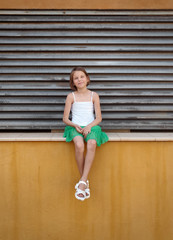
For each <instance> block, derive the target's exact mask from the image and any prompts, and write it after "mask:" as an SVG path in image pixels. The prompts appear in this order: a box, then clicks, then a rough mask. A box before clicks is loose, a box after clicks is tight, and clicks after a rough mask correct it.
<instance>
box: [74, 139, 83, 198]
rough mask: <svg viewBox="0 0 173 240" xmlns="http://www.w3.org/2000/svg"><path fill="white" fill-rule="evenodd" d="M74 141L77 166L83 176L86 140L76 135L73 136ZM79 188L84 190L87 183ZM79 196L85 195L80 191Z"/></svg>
mask: <svg viewBox="0 0 173 240" xmlns="http://www.w3.org/2000/svg"><path fill="white" fill-rule="evenodd" d="M73 142H74V145H75V158H76V162H77V166H78V169H79V173H80V176H82V174H83V168H84V140H83V137H81V136H76V137H74V138H73ZM79 188H80V189H81V190H83V191H84V190H85V185H84V184H80V185H79ZM78 196H79V197H83V194H81V193H79V194H78Z"/></svg>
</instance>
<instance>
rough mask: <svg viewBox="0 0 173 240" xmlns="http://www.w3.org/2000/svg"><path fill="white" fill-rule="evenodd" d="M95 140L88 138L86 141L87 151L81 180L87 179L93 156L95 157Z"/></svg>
mask: <svg viewBox="0 0 173 240" xmlns="http://www.w3.org/2000/svg"><path fill="white" fill-rule="evenodd" d="M96 146H97V143H96V140H94V139H90V140H88V141H87V153H86V157H85V163H84V168H83V174H82V177H81V180H83V181H85V182H86V181H87V179H88V174H89V171H90V169H91V166H92V163H93V160H94V157H95V150H96Z"/></svg>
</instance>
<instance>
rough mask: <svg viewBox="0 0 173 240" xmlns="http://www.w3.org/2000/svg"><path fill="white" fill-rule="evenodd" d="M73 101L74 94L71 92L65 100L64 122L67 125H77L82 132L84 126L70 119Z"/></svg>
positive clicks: (77, 128)
mask: <svg viewBox="0 0 173 240" xmlns="http://www.w3.org/2000/svg"><path fill="white" fill-rule="evenodd" d="M72 103H73V95H72V93H69V94H68V96H67V98H66V101H65V108H64V115H63V122H64V123H65V124H66V125H69V126H71V127H75V128H76V130H77V131H78V132H80V133H81V132H82V128H81V127H80V126H79V125H77V124H75V123H73V122H72V121H70V119H69V114H70V110H71V105H72Z"/></svg>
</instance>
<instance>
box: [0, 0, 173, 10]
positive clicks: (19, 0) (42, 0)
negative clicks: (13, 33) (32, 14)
mask: <svg viewBox="0 0 173 240" xmlns="http://www.w3.org/2000/svg"><path fill="white" fill-rule="evenodd" d="M0 8H1V9H132V10H133V9H173V1H172V0H157V1H156V0H131V1H129V0H116V1H115V0H94V1H93V0H68V1H62V0H49V1H48V0H37V1H34V0H30V1H26V0H8V1H6V0H1V1H0Z"/></svg>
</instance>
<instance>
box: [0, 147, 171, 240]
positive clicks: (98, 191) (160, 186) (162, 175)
mask: <svg viewBox="0 0 173 240" xmlns="http://www.w3.org/2000/svg"><path fill="white" fill-rule="evenodd" d="M172 156H173V142H108V143H107V144H105V145H103V146H102V147H101V148H97V152H96V158H95V161H94V164H93V167H92V169H91V173H90V178H89V179H90V186H91V198H90V199H88V200H85V201H84V202H80V201H78V200H77V199H75V197H74V192H75V191H74V185H75V183H76V182H77V181H78V180H79V174H78V171H77V166H76V163H75V159H74V148H73V143H65V142H0V191H1V194H0V239H1V240H68V239H70V240H78V239H83V240H88V239H91V240H105V239H106V240H113V239H117V240H139V239H140V240H172V239H173V218H172V213H173V157H172Z"/></svg>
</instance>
